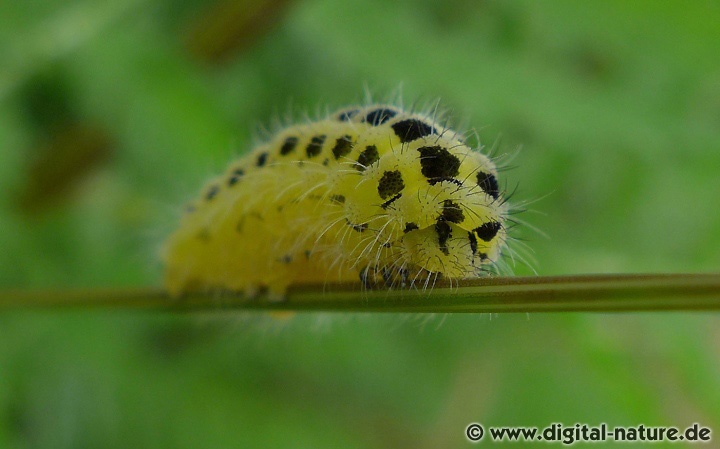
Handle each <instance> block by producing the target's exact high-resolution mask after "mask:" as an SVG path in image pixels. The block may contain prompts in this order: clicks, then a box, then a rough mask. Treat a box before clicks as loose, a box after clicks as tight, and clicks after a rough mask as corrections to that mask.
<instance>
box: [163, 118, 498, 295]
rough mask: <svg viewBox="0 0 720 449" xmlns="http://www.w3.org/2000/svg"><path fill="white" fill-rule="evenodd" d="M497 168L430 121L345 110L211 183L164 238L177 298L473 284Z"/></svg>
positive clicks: (490, 250) (487, 239)
mask: <svg viewBox="0 0 720 449" xmlns="http://www.w3.org/2000/svg"><path fill="white" fill-rule="evenodd" d="M507 214H508V206H507V204H506V202H505V200H504V198H503V195H502V192H501V191H500V190H499V188H498V181H497V168H496V166H495V164H494V163H493V162H492V161H491V160H490V159H489V158H488V157H487V156H485V155H483V154H481V153H480V152H478V151H475V150H473V149H472V148H470V147H469V146H468V145H466V143H465V142H464V140H463V138H462V136H461V135H459V134H458V133H456V132H455V131H452V130H451V129H448V128H445V127H444V126H442V125H441V124H439V123H437V122H436V120H435V119H434V118H433V117H432V116H430V115H427V114H418V113H410V112H406V111H404V110H402V109H401V108H398V107H395V106H389V105H370V106H365V107H357V108H348V109H344V110H341V111H338V112H337V113H335V114H332V115H330V116H329V117H327V118H325V119H322V120H318V121H314V122H308V123H303V124H297V125H294V126H289V127H287V128H285V129H282V130H281V131H280V132H278V133H277V134H276V135H275V136H274V137H273V138H272V139H270V140H269V141H268V142H267V143H264V144H262V145H260V146H258V147H257V148H255V149H254V150H253V151H252V152H251V153H249V154H247V155H245V156H243V157H241V158H240V159H238V160H236V161H234V162H233V163H232V164H231V165H230V167H229V168H228V169H227V171H226V172H225V173H224V174H223V175H221V176H219V177H217V178H216V179H213V180H212V181H210V182H209V183H208V184H207V185H206V186H205V187H204V189H203V191H202V194H201V196H200V198H198V199H197V200H196V201H195V202H193V203H192V204H191V205H190V206H189V207H188V210H187V212H186V213H185V215H184V216H183V218H182V221H181V223H180V227H179V228H178V229H177V230H176V231H175V232H174V233H173V234H172V235H171V236H170V237H169V238H168V240H167V242H166V244H165V247H164V251H163V259H164V262H165V285H166V287H167V289H168V290H169V292H170V293H171V294H173V295H180V294H182V293H184V292H186V291H197V290H208V289H227V290H233V291H244V292H245V293H247V294H249V295H254V294H256V293H257V292H258V291H259V290H261V289H262V290H265V289H267V290H269V292H270V293H271V294H272V295H276V296H282V295H283V294H284V292H285V291H286V289H287V287H288V285H290V284H295V283H324V282H328V281H330V282H333V281H348V280H353V281H357V279H358V278H359V279H360V280H361V281H362V282H363V283H364V284H365V285H366V286H367V287H372V286H375V285H378V284H385V285H387V286H388V287H395V286H397V287H403V286H412V285H419V286H421V287H427V286H428V284H429V282H430V281H431V279H432V280H433V282H434V281H435V279H437V278H438V277H439V276H443V277H446V278H450V279H462V278H470V277H477V276H479V275H481V274H482V273H483V272H486V271H487V269H488V267H492V266H493V264H494V263H495V262H497V261H498V258H499V256H500V253H501V250H502V249H503V248H504V246H505V243H506V240H507V232H506V218H507Z"/></svg>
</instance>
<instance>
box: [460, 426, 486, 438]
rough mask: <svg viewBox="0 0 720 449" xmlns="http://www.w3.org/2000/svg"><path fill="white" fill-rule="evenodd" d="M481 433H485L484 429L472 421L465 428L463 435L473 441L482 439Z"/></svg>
mask: <svg viewBox="0 0 720 449" xmlns="http://www.w3.org/2000/svg"><path fill="white" fill-rule="evenodd" d="M483 435H485V430H484V429H483V427H482V426H481V425H480V424H478V423H472V424H470V425H469V426H467V428H466V429H465V436H466V437H467V439H468V440H470V441H472V442H473V443H474V442H476V441H480V440H482V437H483Z"/></svg>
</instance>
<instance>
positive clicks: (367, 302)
mask: <svg viewBox="0 0 720 449" xmlns="http://www.w3.org/2000/svg"><path fill="white" fill-rule="evenodd" d="M72 307H76V308H77V307H82V308H120V309H153V310H164V311H183V310H217V309H228V308H229V309H238V310H256V311H263V310H264V311H268V310H276V311H279V310H283V311H296V312H300V311H333V312H422V313H456V312H457V313H479V312H560V311H566V312H569V311H573V312H599V311H604V312H630V311H660V310H675V311H701V310H705V311H708V310H720V274H657V275H652V274H648V275H641V274H624V275H582V276H545V277H487V278H479V279H472V280H464V281H460V282H459V285H458V282H454V283H453V284H452V286H451V285H450V284H448V283H446V282H438V283H437V284H436V285H435V286H434V287H433V288H427V289H426V290H424V291H423V290H422V289H420V290H418V289H408V290H362V289H361V288H360V286H359V285H354V284H353V285H349V284H345V285H340V284H327V285H324V286H323V285H308V286H298V287H294V288H291V289H290V290H289V292H288V294H287V298H286V299H285V300H283V301H272V300H270V299H268V298H267V297H266V296H262V295H261V296H259V297H256V298H247V297H245V296H243V295H242V294H235V293H229V292H213V293H206V294H200V293H192V294H187V295H185V296H183V297H181V298H172V297H170V296H168V295H167V294H166V293H165V292H164V290H162V289H161V288H152V287H151V288H137V289H105V290H102V289H97V290H66V291H63V290H52V291H4V292H0V311H2V310H10V309H21V308H25V309H27V308H63V309H65V308H72Z"/></svg>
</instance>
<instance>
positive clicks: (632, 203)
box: [0, 0, 720, 448]
mask: <svg viewBox="0 0 720 449" xmlns="http://www.w3.org/2000/svg"><path fill="white" fill-rule="evenodd" d="M718 55H720V5H718V4H717V3H716V2H709V1H695V2H681V1H677V2H662V3H661V2H654V1H634V2H626V1H620V0H615V1H604V2H594V3H590V2H575V1H571V0H564V1H560V0H559V1H554V2H533V1H515V2H509V1H508V2H499V1H471V0H451V1H445V2H433V1H431V0H424V1H419V0H412V1H410V0H402V1H397V2H392V3H391V2H383V1H380V0H364V1H349V2H343V3H340V2H332V1H327V0H326V1H321V0H318V1H297V2H290V1H272V0H252V1H248V2H244V3H235V2H228V1H223V0H220V1H218V2H202V1H199V0H183V1H176V2H172V1H168V0H145V1H140V0H118V1H115V2H93V1H75V0H62V1H52V2H50V1H43V0H28V1H23V2H2V3H0V160H1V161H2V162H1V163H0V191H1V192H2V193H1V194H0V195H1V196H0V201H1V206H0V226H1V228H0V229H1V230H2V232H0V249H1V251H0V287H2V288H5V289H7V288H26V289H31V288H48V289H52V288H68V287H121V286H136V285H137V286H143V285H158V284H159V279H160V275H161V267H160V266H159V263H158V260H157V252H158V248H159V247H160V245H161V243H162V240H163V236H164V235H166V234H167V233H168V232H170V231H171V230H172V228H173V226H174V224H175V223H176V221H177V218H178V216H179V211H180V210H181V207H182V204H183V202H184V201H185V200H187V199H189V198H190V197H192V196H193V195H194V194H195V193H196V192H197V191H198V189H199V187H200V185H201V183H202V182H203V180H204V179H206V178H207V177H208V176H210V175H212V174H215V173H218V172H220V171H221V170H222V169H223V168H224V167H225V165H226V164H227V163H228V161H229V160H231V159H232V158H233V157H236V156H237V155H239V154H242V152H243V151H246V150H247V149H248V148H249V146H250V145H251V143H252V132H253V130H254V129H257V126H258V125H263V124H265V125H267V124H270V123H272V120H273V118H277V117H278V116H280V115H282V114H283V113H285V112H286V111H287V110H288V109H292V110H294V111H298V112H302V111H309V112H310V113H314V112H315V111H317V110H319V111H324V110H325V107H326V106H330V107H331V108H333V107H337V106H343V105H346V104H348V103H352V102H357V101H360V100H362V99H363V86H368V87H369V89H370V90H371V91H372V92H375V93H378V94H379V96H380V97H382V95H383V94H387V93H389V92H392V91H393V90H395V89H398V86H400V85H401V84H402V91H403V97H404V98H405V101H406V103H411V102H412V101H414V100H416V99H419V101H421V102H424V101H433V100H434V99H436V98H440V99H441V100H442V104H443V105H445V106H447V107H448V108H450V109H451V110H452V111H453V112H454V115H455V116H457V117H459V118H464V119H466V122H467V123H468V124H469V125H471V126H474V127H476V128H477V129H478V131H479V134H480V137H481V140H482V141H483V142H484V143H485V144H486V145H488V146H489V147H492V146H493V145H494V144H495V142H496V141H497V140H498V138H499V137H501V139H500V141H499V143H498V144H497V145H498V146H499V150H498V151H499V152H500V153H505V152H507V153H515V152H517V156H516V157H515V159H514V160H513V163H512V165H513V166H515V167H516V168H514V169H512V170H510V171H508V172H506V173H505V179H504V180H503V182H504V183H505V185H506V186H508V188H509V189H513V188H514V187H515V186H516V185H517V186H518V192H517V193H516V196H515V198H516V201H534V202H533V203H532V205H531V206H530V209H531V211H529V212H527V213H525V214H523V216H522V218H523V219H524V220H526V221H527V222H528V223H529V224H531V225H532V226H535V227H537V228H539V229H540V230H541V231H543V232H545V233H547V234H548V235H549V239H545V238H544V237H542V236H541V235H540V234H539V233H537V232H534V231H532V230H530V229H529V227H525V228H524V229H518V230H517V234H516V236H517V237H519V238H523V239H525V240H526V241H527V243H528V245H529V246H530V247H531V248H532V249H533V250H534V258H535V259H537V262H536V263H534V264H533V267H534V268H535V269H536V270H537V272H538V273H539V274H541V275H550V274H568V273H570V274H572V273H598V272H623V273H625V272H708V271H717V270H718V268H719V267H720V257H719V255H718V248H720V211H719V210H720V208H718V197H719V194H720V180H719V179H720V178H719V177H718V170H719V169H720V58H718ZM518 148H520V150H519V151H517V150H518ZM516 272H517V273H518V274H531V273H532V271H531V269H529V268H528V267H526V266H522V265H520V266H518V267H517V268H516ZM719 324H720V318H719V317H718V316H717V314H712V313H705V314H701V313H695V314H685V313H656V314H653V313H643V314H530V315H524V314H522V315H512V314H508V315H493V316H490V315H462V316H460V315H452V316H425V315H422V316H398V315H378V316H370V315H353V316H338V315H318V314H307V315H299V316H296V317H294V318H291V319H289V320H277V319H270V318H268V317H265V316H257V315H243V314H229V313H223V314H219V313H218V314H211V313H208V314H202V315H197V314H195V315H189V314H188V315H178V314H175V315H173V314H169V313H166V314H162V313H140V312H134V311H127V312H124V311H117V310H115V311H103V312H98V311H77V310H75V311H42V312H38V311H35V312H27V311H25V312H21V311H17V312H4V313H3V314H2V315H0V447H3V448H5V447H7V448H35V447H42V448H95V447H97V448H100V447H102V448H125V447H136V448H144V447H148V448H149V447H177V448H216V447H312V448H324V447H327V448H335V447H352V448H370V447H373V448H375V447H378V448H396V447H408V448H410V447H412V448H431V447H433V448H434V447H466V446H470V443H468V442H467V441H466V440H465V437H464V429H465V426H466V425H467V424H468V423H469V422H472V421H478V422H482V423H484V424H486V425H495V426H501V425H510V426H513V425H514V426H519V425H537V426H546V425H549V424H551V423H553V422H564V423H566V424H570V425H571V424H574V423H575V422H581V423H589V424H597V423H600V422H607V423H609V424H611V425H625V426H630V425H637V424H641V423H644V424H647V425H675V426H680V427H682V426H686V425H689V424H692V423H693V422H700V423H701V424H703V425H705V426H710V427H712V428H713V430H714V431H715V432H716V433H715V434H714V435H713V436H714V439H715V441H718V440H720V406H718V404H720V383H718V379H720V326H718V325H719ZM486 440H487V438H486ZM483 444H484V445H486V446H488V445H490V444H489V443H488V442H487V441H485V442H484V443H483ZM713 444H716V443H713ZM606 445H607V446H609V447H624V446H623V445H622V444H616V445H613V444H611V443H608V444H606ZM523 446H524V445H523ZM600 446H605V444H603V445H600ZM670 446H672V447H677V445H670V444H660V445H656V446H654V447H670ZM596 447H597V446H596ZM706 447H707V446H706Z"/></svg>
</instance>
